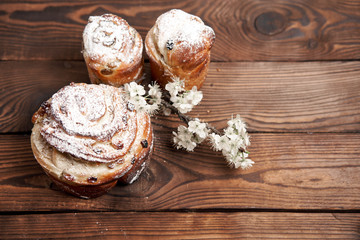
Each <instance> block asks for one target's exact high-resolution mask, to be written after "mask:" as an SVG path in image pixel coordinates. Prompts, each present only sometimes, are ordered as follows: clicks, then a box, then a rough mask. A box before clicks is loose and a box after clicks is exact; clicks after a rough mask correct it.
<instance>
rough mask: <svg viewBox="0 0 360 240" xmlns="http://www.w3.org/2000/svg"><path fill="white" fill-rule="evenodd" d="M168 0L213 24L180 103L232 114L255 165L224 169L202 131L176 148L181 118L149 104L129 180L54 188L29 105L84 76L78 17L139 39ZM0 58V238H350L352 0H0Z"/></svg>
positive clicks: (354, 231)
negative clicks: (198, 87)
mask: <svg viewBox="0 0 360 240" xmlns="http://www.w3.org/2000/svg"><path fill="white" fill-rule="evenodd" d="M172 8H180V9H183V10H185V11H187V12H189V13H192V14H195V15H198V16H200V17H201V18H202V19H203V20H204V21H205V22H206V23H207V24H208V25H210V26H212V27H213V28H214V30H215V32H216V43H215V46H214V48H213V51H212V63H211V65H210V70H209V74H208V78H207V80H206V82H205V85H204V87H203V88H202V90H203V93H204V100H203V101H202V103H201V105H200V106H198V107H196V109H195V110H194V111H193V112H192V113H191V115H192V116H197V117H199V118H201V119H203V120H205V121H208V122H210V123H211V124H213V125H214V126H216V127H217V128H219V129H221V128H224V127H225V126H226V121H227V119H229V118H230V117H231V115H232V114H240V115H241V116H242V117H243V119H244V120H245V121H246V122H247V123H248V126H249V132H250V134H251V142H252V145H251V147H250V149H249V150H250V152H251V154H250V157H251V159H253V160H254V161H255V162H256V164H255V165H254V167H253V168H251V169H249V170H246V171H242V170H235V169H229V168H228V167H227V166H226V164H225V161H224V160H223V158H222V156H221V155H220V154H218V153H215V152H213V151H211V150H210V148H209V144H206V143H205V144H202V145H200V146H199V147H198V148H197V149H196V150H195V152H193V153H187V152H184V151H180V150H175V149H174V148H173V147H172V144H171V142H170V141H171V132H172V131H174V129H175V128H176V127H177V126H178V125H179V124H180V122H179V120H178V119H177V118H176V117H164V116H159V117H155V118H153V125H154V128H155V134H156V140H155V144H156V152H155V154H154V156H153V158H152V161H151V164H150V166H149V168H148V169H147V170H146V172H145V173H144V174H142V175H141V177H140V179H139V180H138V181H137V182H135V183H134V184H132V185H129V186H116V187H115V188H114V189H113V190H111V192H109V193H108V194H107V195H105V196H102V197H100V198H97V199H92V200H83V199H78V198H75V197H72V196H69V195H67V194H65V193H63V192H61V191H59V190H58V189H56V188H55V187H54V186H53V185H52V183H51V181H50V180H49V179H48V178H47V177H46V175H45V174H44V172H43V171H42V169H41V168H40V166H39V165H38V164H37V162H36V161H35V159H34V157H33V154H32V151H31V148H30V140H29V136H30V131H31V127H32V124H31V122H30V118H31V115H32V114H33V113H34V112H35V110H36V109H37V108H38V107H39V105H40V104H41V103H42V102H43V101H44V100H46V99H48V98H49V97H50V96H51V95H52V94H53V93H55V92H56V91H57V90H58V89H60V88H61V87H63V86H65V85H67V84H69V83H70V82H89V80H88V76H87V71H86V68H85V64H84V61H83V58H82V55H81V53H80V51H81V34H82V30H83V28H84V26H85V24H86V23H87V18H88V16H90V15H99V14H103V13H107V12H112V13H115V14H118V15H120V16H122V17H124V18H125V19H126V20H127V21H128V22H129V23H130V24H131V25H132V26H133V27H135V28H136V29H137V30H138V31H139V32H140V33H141V35H142V37H143V38H144V37H145V35H146V33H147V31H148V30H149V29H150V27H151V26H152V25H153V24H154V22H155V19H156V18H157V17H158V16H159V15H160V14H162V13H163V12H165V11H167V10H169V9H172ZM0 57H1V60H2V61H0V72H1V75H0V81H1V84H0V86H1V87H0V102H1V104H0V131H1V134H0V211H1V213H0V239H20V238H25V239H38V238H84V239H121V238H124V239H227V238H229V239H240V238H252V239H260V238H265V239H314V238H320V239H360V158H359V156H360V61H359V59H360V1H351V0H346V1H340V0H339V1H325V0H323V1H320V0H319V1H316V0H312V1H306V0H294V1H286V0H283V1H280V0H277V1H251V0H246V1H238V0H222V1H216V0H209V1H207V0H197V1H193V0H186V1H164V0H149V1H141V0H134V1H121V0H120V1H108V0H107V1H90V0H87V1H45V0H42V1H41V0H28V1H21V0H19V1H5V0H2V1H1V2H0ZM146 66H147V72H149V65H148V63H146Z"/></svg>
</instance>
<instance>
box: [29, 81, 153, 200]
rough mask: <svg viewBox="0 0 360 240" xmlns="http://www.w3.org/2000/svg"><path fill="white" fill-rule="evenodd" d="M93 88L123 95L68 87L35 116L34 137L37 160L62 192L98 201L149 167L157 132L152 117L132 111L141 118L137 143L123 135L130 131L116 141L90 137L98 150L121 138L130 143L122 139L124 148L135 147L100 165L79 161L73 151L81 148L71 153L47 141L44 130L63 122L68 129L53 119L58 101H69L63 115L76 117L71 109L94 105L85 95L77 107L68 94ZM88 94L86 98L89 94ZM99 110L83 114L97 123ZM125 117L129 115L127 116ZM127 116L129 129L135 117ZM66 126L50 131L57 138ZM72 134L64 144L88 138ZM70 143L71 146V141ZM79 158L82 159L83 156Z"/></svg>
mask: <svg viewBox="0 0 360 240" xmlns="http://www.w3.org/2000/svg"><path fill="white" fill-rule="evenodd" d="M90 86H91V87H94V88H95V89H101V91H102V90H103V89H105V90H107V91H108V90H109V89H113V90H114V91H115V92H118V91H120V92H121V90H120V89H118V88H113V87H110V86H105V85H91V84H90V85H87V84H73V85H70V86H68V87H64V88H63V89H61V90H60V91H58V93H56V94H54V95H53V97H52V98H51V99H49V100H48V101H46V103H45V104H43V105H42V106H41V107H40V108H39V110H38V111H37V112H36V113H35V114H34V116H33V122H34V127H33V131H32V134H31V147H32V150H33V153H34V156H35V158H36V160H37V161H38V163H39V164H40V165H41V166H42V168H43V169H44V171H45V172H46V173H47V175H49V176H50V178H52V179H53V180H54V183H55V184H56V185H58V186H59V187H60V188H61V189H62V190H64V191H66V192H68V193H70V194H73V195H76V196H79V197H83V198H92V197H97V196H100V195H102V194H104V193H106V192H107V191H109V190H110V189H111V188H112V187H113V186H115V184H116V182H117V181H118V180H120V181H121V182H122V183H126V184H130V183H132V182H133V181H135V180H136V178H137V177H138V176H139V174H140V173H141V172H142V171H143V170H144V168H145V167H146V166H147V163H148V161H149V160H150V157H151V153H152V151H153V132H152V127H151V122H150V117H149V115H148V114H145V113H141V114H139V113H136V112H134V111H133V110H129V111H132V113H136V116H137V117H136V118H135V119H136V135H135V138H134V139H129V138H128V137H129V134H125V135H123V134H121V133H122V132H124V131H127V129H119V134H120V135H117V133H112V136H113V137H112V139H111V138H109V139H108V137H106V138H103V136H101V135H99V136H95V135H94V136H90V138H91V139H92V140H94V141H95V142H94V141H92V143H93V144H95V146H97V145H98V144H104V143H106V142H107V141H109V142H111V141H112V140H113V139H114V138H117V136H120V137H126V139H122V142H123V143H124V145H126V141H129V143H130V144H131V146H130V147H129V148H128V149H129V150H127V152H126V153H125V155H120V156H119V157H118V159H115V160H112V161H101V160H100V161H97V159H95V160H96V161H93V160H92V159H86V158H79V157H75V156H74V155H73V154H77V153H76V152H75V153H74V152H71V150H74V149H75V150H76V151H78V148H74V149H73V148H70V150H69V149H68V148H62V147H61V146H62V143H59V142H55V144H54V142H52V140H51V139H50V141H49V139H47V136H46V135H44V132H43V131H44V129H48V128H49V127H48V125H50V126H52V127H54V126H56V125H57V124H58V123H55V122H54V121H58V122H59V121H62V123H63V124H65V125H66V119H62V118H61V117H59V116H56V115H54V116H53V115H52V111H53V110H54V108H55V110H56V109H58V107H57V105H56V101H57V100H58V98H59V96H61V98H60V99H61V100H62V99H67V100H66V101H67V102H65V103H64V104H63V105H61V107H60V111H64V112H63V113H64V114H65V116H66V117H67V115H69V116H74V114H75V113H76V110H77V109H68V107H69V106H70V107H71V108H78V107H79V108H80V109H81V110H84V109H86V108H87V107H90V108H91V105H87V103H84V101H89V100H86V96H84V95H81V94H79V95H76V97H75V98H74V99H80V100H79V101H80V102H76V103H73V102H71V101H70V100H69V97H68V95H67V93H68V92H69V91H70V90H72V92H71V93H74V92H75V93H78V92H81V91H82V90H84V89H85V90H87V89H89V87H90ZM90 89H92V88H90ZM101 91H100V93H101ZM84 94H86V92H85V93H84ZM89 94H90V93H89ZM114 94H115V93H112V92H111V93H110V94H109V95H111V96H114ZM84 98H85V100H84ZM89 98H91V99H94V97H93V96H89ZM100 99H102V98H100ZM69 101H70V102H69ZM90 102H91V101H90ZM91 103H93V102H91ZM100 105H101V104H100ZM114 107H115V108H117V107H118V108H121V104H114ZM107 109H108V110H107V111H109V109H112V106H107ZM99 110H101V109H97V110H96V111H95V112H93V110H90V112H87V111H85V110H84V111H83V112H82V113H83V114H85V117H86V118H89V117H91V119H94V117H96V114H99V113H101V111H99ZM115 110H116V109H114V111H115ZM119 111H120V113H121V112H122V110H119ZM124 114H126V113H125V112H124ZM124 116H125V115H124ZM126 116H127V117H126V121H127V122H128V124H127V125H126V126H127V127H129V126H130V125H131V124H129V121H131V119H129V118H130V117H132V118H134V117H135V116H134V115H133V114H130V115H129V114H127V115H126ZM105 117H106V116H102V118H103V119H99V120H98V121H99V122H102V121H103V120H106V119H104V118H105ZM56 119H57V120H56ZM121 119H122V117H121ZM77 120H79V122H81V119H79V118H77ZM91 123H93V121H91ZM65 125H63V126H62V128H63V129H57V128H54V129H53V130H52V129H50V130H51V131H50V132H51V134H55V135H56V134H57V132H58V131H64V129H65V130H66V129H67V127H66V126H65ZM91 128H94V126H91V127H90V126H89V129H91ZM80 129H81V128H80ZM76 130H79V127H77V129H76ZM68 134H69V137H65V138H62V140H61V141H68V139H67V138H69V140H70V139H73V138H77V137H79V138H81V139H86V138H88V137H86V136H85V135H84V133H79V132H78V133H68ZM86 134H87V133H86ZM120 140H121V139H120ZM48 141H49V142H48ZM69 143H71V141H70V142H69ZM109 146H112V145H109ZM89 147H91V146H89ZM122 147H123V146H121V148H122ZM110 148H111V147H110ZM115 148H116V146H115ZM124 148H125V147H124ZM115 150H116V149H115ZM69 151H70V152H69ZM102 154H103V153H101V154H100V155H102ZM104 154H105V153H104ZM79 156H80V157H81V155H79ZM86 156H87V155H85V157H86Z"/></svg>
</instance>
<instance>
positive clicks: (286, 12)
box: [0, 0, 360, 61]
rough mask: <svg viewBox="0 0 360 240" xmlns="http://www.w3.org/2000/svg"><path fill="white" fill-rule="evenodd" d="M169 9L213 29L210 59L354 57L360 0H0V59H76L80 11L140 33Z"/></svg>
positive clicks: (359, 50) (358, 54) (359, 54)
mask: <svg viewBox="0 0 360 240" xmlns="http://www.w3.org/2000/svg"><path fill="white" fill-rule="evenodd" d="M172 8H180V9H183V10H185V11H187V12H189V13H192V14H195V15H198V16H200V17H201V18H202V19H203V20H204V21H205V22H206V23H207V24H208V25H210V26H211V27H213V28H214V30H215V32H216V43H215V46H214V48H213V52H212V60H213V61H254V60H255V61H288V60H294V61H303V60H340V59H341V60H345V59H359V58H360V47H359V46H360V40H359V39H360V2H359V1H355V0H346V1H326V2H324V1H321V0H316V1H307V0H293V1H289V0H276V1H266V0H259V1H251V0H246V1H236V0H227V1H216V0H210V1H207V0H198V1H192V0H183V1H171V0H152V1H141V0H134V1H126V0H122V1H112V0H107V1H96V0H88V1H49V0H47V1H46V0H44V1H38V0H36V1H35V0H30V1H16V2H13V1H1V3H0V46H1V48H0V59H2V60H29V59H41V60H44V59H50V60H79V59H82V56H81V54H80V50H81V34H82V31H83V28H84V26H85V25H86V23H87V18H88V16H91V15H100V14H103V13H108V12H111V13H114V14H118V15H120V16H122V17H123V18H125V19H126V20H127V21H128V22H129V23H130V24H131V25H132V26H133V27H135V28H136V29H137V30H138V31H139V32H140V34H141V35H142V37H143V38H145V35H146V33H147V32H148V30H149V29H150V28H151V26H152V25H153V24H154V22H155V20H156V18H157V17H158V16H159V15H160V14H162V13H164V12H165V11H167V10H169V9H172Z"/></svg>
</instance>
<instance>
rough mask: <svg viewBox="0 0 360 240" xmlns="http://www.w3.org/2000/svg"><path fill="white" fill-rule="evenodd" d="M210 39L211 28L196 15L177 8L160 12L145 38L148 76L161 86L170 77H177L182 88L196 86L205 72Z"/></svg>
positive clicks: (169, 79)
mask: <svg viewBox="0 0 360 240" xmlns="http://www.w3.org/2000/svg"><path fill="white" fill-rule="evenodd" d="M214 42H215V33H214V31H213V30H212V28H210V27H208V26H206V25H205V24H204V23H203V21H202V20H201V19H200V18H199V17H197V16H194V15H191V14H188V13H186V12H184V11H182V10H178V9H173V10H170V11H168V12H166V13H164V14H162V15H161V16H160V17H158V19H157V20H156V23H155V25H154V26H153V27H152V28H151V29H150V31H149V32H148V34H147V35H146V39H145V50H146V53H147V55H148V56H149V61H150V66H151V74H152V78H153V79H154V80H155V81H157V82H158V83H159V84H160V86H162V87H163V88H164V87H165V85H166V84H167V83H168V82H169V81H172V80H171V79H172V78H180V79H181V80H184V81H185V89H187V90H190V89H191V88H192V87H193V86H196V87H197V88H198V89H199V88H200V87H201V86H202V84H203V82H204V80H205V78H206V75H207V70H208V67H209V63H210V50H211V48H212V46H213V44H214Z"/></svg>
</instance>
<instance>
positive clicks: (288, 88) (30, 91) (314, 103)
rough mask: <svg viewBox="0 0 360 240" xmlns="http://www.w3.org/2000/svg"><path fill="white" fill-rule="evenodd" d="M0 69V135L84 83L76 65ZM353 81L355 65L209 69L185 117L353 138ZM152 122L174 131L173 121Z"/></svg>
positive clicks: (357, 125) (358, 109)
mask: <svg viewBox="0 0 360 240" xmlns="http://www.w3.org/2000/svg"><path fill="white" fill-rule="evenodd" d="M0 69H2V75H1V76H0V85H1V86H2V87H1V89H0V91H1V94H0V102H1V103H3V104H2V105H0V110H1V111H0V112H1V114H0V132H19V131H20V132H27V131H30V129H31V128H32V124H31V122H30V119H31V116H32V114H33V113H34V112H35V111H36V110H37V109H38V107H39V106H40V104H41V103H42V102H43V101H45V100H46V99H48V98H49V97H51V95H52V94H53V93H55V92H56V91H57V90H58V89H60V88H61V87H63V86H64V85H66V84H69V83H70V82H88V81H89V80H88V76H87V71H86V68H85V64H84V63H83V62H79V61H65V62H61V61H33V62H31V61H3V62H0ZM146 71H147V73H148V74H147V76H150V74H149V65H148V64H146ZM359 76H360V62H358V61H352V62H295V63H278V62H250V63H246V62H238V63H211V65H210V70H209V74H208V78H207V80H206V82H205V84H204V86H203V88H202V91H203V93H204V98H203V101H202V103H201V104H200V105H199V106H197V107H196V108H195V109H194V111H193V112H192V113H191V115H193V116H197V117H199V118H201V119H203V120H205V121H208V122H211V123H212V124H213V125H215V126H216V127H218V128H224V127H225V125H226V121H227V120H228V119H229V118H231V115H232V114H240V115H241V116H242V117H243V118H244V119H245V121H246V122H247V123H248V125H249V130H250V131H252V132H328V131H330V132H359V131H360V104H359V103H360V95H359V92H360V81H359ZM159 119H163V120H164V121H167V122H168V126H169V127H170V128H174V127H176V126H177V125H178V120H177V119H176V118H175V117H166V118H164V117H159Z"/></svg>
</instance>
